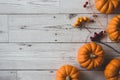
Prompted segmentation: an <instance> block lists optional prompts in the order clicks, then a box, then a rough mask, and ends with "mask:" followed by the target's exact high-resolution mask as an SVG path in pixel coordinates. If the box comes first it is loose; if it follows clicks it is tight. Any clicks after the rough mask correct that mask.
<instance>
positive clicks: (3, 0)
mask: <svg viewBox="0 0 120 80" xmlns="http://www.w3.org/2000/svg"><path fill="white" fill-rule="evenodd" d="M90 1H91V4H92V8H93V11H94V12H96V13H99V12H98V11H97V10H96V8H95V5H94V0H90ZM85 2H86V1H85V0H71V1H69V0H0V13H1V14H40V13H93V11H92V10H91V8H83V5H84V4H85ZM118 12H119V10H118Z"/></svg>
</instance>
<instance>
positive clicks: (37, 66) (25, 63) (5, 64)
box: [0, 56, 119, 71]
mask: <svg viewBox="0 0 120 80" xmlns="http://www.w3.org/2000/svg"><path fill="white" fill-rule="evenodd" d="M117 57H119V56H117ZM112 58H116V57H105V61H104V64H103V65H102V66H101V67H99V68H97V69H94V70H104V68H105V66H106V64H107V63H108V62H109V61H110V60H111V59H112ZM65 64H71V65H74V66H76V67H78V68H79V69H80V70H86V69H85V68H82V67H81V66H80V65H79V64H78V62H77V60H76V58H74V57H68V58H64V57H61V58H29V59H28V58H27V59H25V58H13V59H11V60H9V58H6V59H5V58H4V59H2V58H1V60H0V69H1V70H2V69H4V70H8V69H10V70H14V69H15V70H23V71H24V70H56V69H58V68H59V67H60V66H62V65H65ZM48 65H49V66H48Z"/></svg>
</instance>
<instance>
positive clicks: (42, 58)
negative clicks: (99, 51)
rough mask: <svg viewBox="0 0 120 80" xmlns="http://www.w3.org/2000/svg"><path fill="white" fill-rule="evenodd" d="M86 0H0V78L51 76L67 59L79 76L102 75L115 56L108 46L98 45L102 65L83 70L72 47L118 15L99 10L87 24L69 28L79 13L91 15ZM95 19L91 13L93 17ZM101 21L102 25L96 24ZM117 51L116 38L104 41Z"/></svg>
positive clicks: (95, 78) (43, 79) (91, 79)
mask: <svg viewBox="0 0 120 80" xmlns="http://www.w3.org/2000/svg"><path fill="white" fill-rule="evenodd" d="M85 2H86V0H0V80H55V74H56V70H57V69H58V68H59V67H60V66H62V65H64V64H71V65H74V66H76V67H78V68H79V70H80V73H81V76H80V77H81V80H105V77H104V74H103V70H104V68H105V66H106V64H107V63H108V62H109V61H110V60H111V59H112V58H115V57H120V55H119V54H117V53H116V52H115V51H113V50H112V49H110V48H108V47H106V46H104V45H102V47H103V49H104V51H105V61H104V64H103V65H102V67H100V68H98V69H95V70H91V71H88V70H86V69H84V68H82V67H80V65H79V64H78V62H77V60H76V57H77V50H78V49H79V47H80V46H82V45H83V44H85V43H86V42H90V39H89V38H90V36H92V35H93V33H94V32H100V31H102V30H104V29H106V27H107V24H108V22H109V20H110V19H111V18H112V17H113V16H115V15H117V13H118V14H119V11H117V13H116V14H110V15H105V14H100V13H99V12H98V11H97V10H96V9H95V6H94V0H91V4H92V5H93V6H92V8H93V11H94V12H95V13H97V15H98V18H96V19H95V23H89V24H86V26H87V27H88V29H89V30H90V31H91V33H90V32H89V31H88V30H87V29H81V30H80V29H77V28H73V26H72V25H73V23H74V22H75V20H76V18H77V17H79V16H88V17H90V18H93V17H92V13H93V11H92V10H91V9H90V8H83V4H84V3H85ZM93 19H94V18H93ZM101 24H102V25H101ZM102 41H103V42H105V43H106V44H109V45H111V46H113V47H114V48H116V49H117V50H118V51H120V43H115V42H111V41H110V40H109V38H108V37H105V38H104V39H103V40H102Z"/></svg>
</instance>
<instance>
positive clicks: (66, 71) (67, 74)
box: [56, 65, 80, 80]
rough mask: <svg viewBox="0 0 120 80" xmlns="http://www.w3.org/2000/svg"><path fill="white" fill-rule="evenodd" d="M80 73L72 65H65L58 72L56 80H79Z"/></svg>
mask: <svg viewBox="0 0 120 80" xmlns="http://www.w3.org/2000/svg"><path fill="white" fill-rule="evenodd" d="M79 75H80V72H79V70H78V69H77V68H76V67H74V66H72V65H64V66H62V67H61V68H60V69H58V70H57V73H56V80H79Z"/></svg>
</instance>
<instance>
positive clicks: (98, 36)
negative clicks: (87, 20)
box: [90, 31, 105, 41]
mask: <svg viewBox="0 0 120 80" xmlns="http://www.w3.org/2000/svg"><path fill="white" fill-rule="evenodd" d="M104 36H105V31H101V32H99V33H96V32H95V33H94V36H93V37H90V39H91V41H100V40H101V39H102V38H103V37H104Z"/></svg>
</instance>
